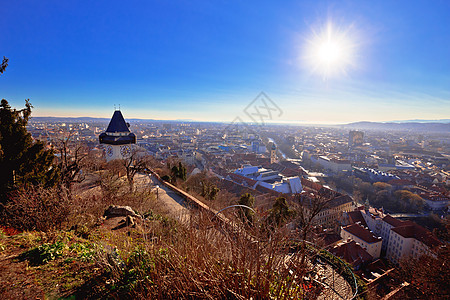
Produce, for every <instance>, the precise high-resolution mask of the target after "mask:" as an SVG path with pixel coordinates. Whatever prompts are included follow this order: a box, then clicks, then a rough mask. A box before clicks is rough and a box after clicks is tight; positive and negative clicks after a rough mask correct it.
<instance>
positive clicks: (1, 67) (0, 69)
mask: <svg viewBox="0 0 450 300" xmlns="http://www.w3.org/2000/svg"><path fill="white" fill-rule="evenodd" d="M8 60H9V59H7V58H6V57H4V56H3V61H2V64H1V65H0V74H3V72H5V69H6V67H7V66H8Z"/></svg>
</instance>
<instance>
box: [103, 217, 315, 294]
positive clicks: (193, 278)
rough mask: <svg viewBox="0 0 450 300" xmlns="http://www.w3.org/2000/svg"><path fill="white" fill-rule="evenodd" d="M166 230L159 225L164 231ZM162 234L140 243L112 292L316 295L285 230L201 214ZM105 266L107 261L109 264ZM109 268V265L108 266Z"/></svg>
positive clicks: (154, 233) (120, 273)
mask: <svg viewBox="0 0 450 300" xmlns="http://www.w3.org/2000/svg"><path fill="white" fill-rule="evenodd" d="M164 230H167V228H166V229H164V226H163V227H159V231H160V232H155V231H153V235H156V236H162V235H164V234H163V231H164ZM164 236H165V238H163V239H155V240H153V242H147V243H145V244H143V245H142V244H141V245H140V246H138V247H137V248H136V250H135V251H134V252H133V253H132V254H131V255H130V256H129V257H128V258H127V259H124V261H126V265H125V267H124V268H123V271H121V270H116V272H115V276H113V278H116V280H118V281H119V282H117V284H116V285H115V288H116V289H115V292H114V294H113V295H112V296H113V297H117V298H121V297H131V298H142V299H143V298H147V299H251V298H253V299H268V298H286V299H299V298H314V297H312V296H313V295H317V292H318V289H317V288H316V287H311V286H309V285H308V287H306V286H305V285H304V284H303V283H304V282H303V277H299V276H296V274H303V272H299V266H298V264H297V262H298V259H295V254H290V253H289V247H287V242H288V235H287V232H286V231H284V230H278V231H275V232H273V235H272V236H271V237H270V238H269V239H267V236H266V233H265V232H261V231H260V230H259V229H258V226H255V228H254V229H253V231H252V232H251V233H249V232H245V231H242V230H239V229H230V228H226V227H223V226H222V225H219V224H216V223H214V222H212V221H211V220H210V218H209V217H206V216H202V215H201V214H200V215H198V216H196V217H194V218H193V219H192V220H191V223H190V225H187V226H178V227H177V230H175V231H173V230H172V231H171V235H170V236H167V235H164ZM105 267H106V266H105ZM108 269H109V270H111V268H108Z"/></svg>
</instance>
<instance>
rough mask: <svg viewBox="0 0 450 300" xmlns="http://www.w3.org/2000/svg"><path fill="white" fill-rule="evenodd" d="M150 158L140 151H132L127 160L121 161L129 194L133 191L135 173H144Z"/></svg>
mask: <svg viewBox="0 0 450 300" xmlns="http://www.w3.org/2000/svg"><path fill="white" fill-rule="evenodd" d="M149 161H150V156H149V155H147V154H146V153H145V151H143V150H141V149H134V150H133V151H132V152H131V155H130V157H129V158H125V159H123V160H122V165H123V166H124V167H125V172H126V176H127V181H128V185H129V188H130V192H133V190H134V177H135V176H136V174H137V173H139V172H143V171H145V169H147V168H148V165H149Z"/></svg>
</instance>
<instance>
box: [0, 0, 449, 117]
mask: <svg viewBox="0 0 450 300" xmlns="http://www.w3.org/2000/svg"><path fill="white" fill-rule="evenodd" d="M1 7H2V12H3V13H2V18H0V56H6V57H8V58H9V59H10V62H9V66H8V68H7V71H6V72H5V73H4V74H3V75H1V76H0V97H1V98H5V99H7V100H8V101H9V102H10V103H11V105H12V106H15V107H22V106H23V104H24V99H26V98H30V100H31V103H32V104H33V105H34V107H35V108H34V112H33V115H34V116H94V117H109V116H111V115H112V112H113V110H114V104H116V105H118V104H120V106H121V109H122V111H123V113H124V115H125V118H149V119H195V120H205V121H225V122H227V121H232V120H233V119H234V118H235V117H241V118H242V119H243V120H245V119H246V115H245V114H244V113H243V110H244V109H245V107H246V106H247V104H248V103H250V102H251V101H252V100H253V99H254V98H255V97H256V96H257V95H258V94H259V92H261V91H264V92H265V93H266V94H267V95H269V97H270V98H271V99H272V100H273V101H274V102H275V103H276V104H277V105H278V106H279V107H280V108H281V110H282V111H283V114H282V115H281V116H280V117H277V118H276V119H274V120H273V121H276V122H293V121H295V122H306V123H343V122H353V121H362V120H367V121H388V120H404V119H444V118H450V2H448V1H282V2H281V1H206V0H205V1H163V0H161V1H126V2H124V1H112V0H109V1H3V2H2V4H1ZM327 24H332V26H333V28H334V30H335V32H341V33H345V35H346V38H347V39H348V41H350V43H351V45H352V49H353V52H352V58H351V63H350V64H348V65H346V66H345V67H343V68H342V70H341V69H340V70H339V72H338V74H334V75H333V76H326V77H324V76H323V74H320V72H317V70H314V69H313V68H312V67H311V64H310V62H308V58H305V53H306V52H307V49H308V47H309V46H308V43H309V41H310V40H311V37H312V36H313V35H314V34H313V33H314V32H315V33H318V32H320V31H321V30H322V29H323V28H324V27H325V26H326V25H327Z"/></svg>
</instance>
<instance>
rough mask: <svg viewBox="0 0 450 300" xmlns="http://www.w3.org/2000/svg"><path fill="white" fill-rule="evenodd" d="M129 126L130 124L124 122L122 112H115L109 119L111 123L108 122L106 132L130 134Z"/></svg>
mask: <svg viewBox="0 0 450 300" xmlns="http://www.w3.org/2000/svg"><path fill="white" fill-rule="evenodd" d="M129 126H130V124H127V123H126V122H125V119H124V118H123V115H122V112H121V111H120V110H116V111H115V112H114V114H113V116H112V118H111V121H109V125H108V128H107V129H106V132H130V129H129V128H128V127H129Z"/></svg>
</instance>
